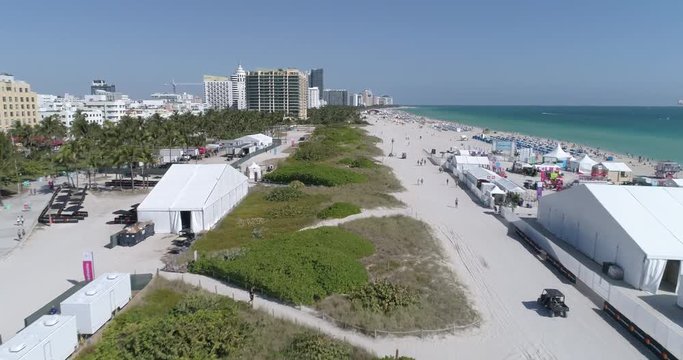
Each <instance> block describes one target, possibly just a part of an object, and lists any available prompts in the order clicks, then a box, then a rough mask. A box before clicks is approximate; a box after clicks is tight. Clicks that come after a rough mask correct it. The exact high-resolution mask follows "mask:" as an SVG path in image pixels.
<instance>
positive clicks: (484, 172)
mask: <svg viewBox="0 0 683 360" xmlns="http://www.w3.org/2000/svg"><path fill="white" fill-rule="evenodd" d="M465 173H469V174H471V175H472V176H474V177H475V178H477V179H479V180H495V179H497V178H499V177H500V176H499V175H498V174H496V173H494V172H493V171H491V170H489V169H484V168H482V167H473V168H470V169H466V170H465Z"/></svg>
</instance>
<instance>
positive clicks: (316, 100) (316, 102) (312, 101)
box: [308, 87, 320, 109]
mask: <svg viewBox="0 0 683 360" xmlns="http://www.w3.org/2000/svg"><path fill="white" fill-rule="evenodd" d="M319 107H320V89H318V88H317V87H310V88H308V108H309V109H317V108H319Z"/></svg>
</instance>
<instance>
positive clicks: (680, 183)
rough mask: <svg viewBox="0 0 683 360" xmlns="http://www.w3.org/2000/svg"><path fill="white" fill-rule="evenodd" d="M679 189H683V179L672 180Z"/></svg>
mask: <svg viewBox="0 0 683 360" xmlns="http://www.w3.org/2000/svg"><path fill="white" fill-rule="evenodd" d="M671 181H673V182H674V183H675V184H676V185H678V186H679V187H683V179H671Z"/></svg>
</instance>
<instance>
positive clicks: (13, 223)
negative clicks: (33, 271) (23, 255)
mask: <svg viewBox="0 0 683 360" xmlns="http://www.w3.org/2000/svg"><path fill="white" fill-rule="evenodd" d="M65 181H66V178H65V177H59V178H56V179H55V184H61V183H63V182H65ZM29 189H36V190H37V193H36V195H31V194H30V191H29V190H28V189H23V190H22V193H21V194H19V195H15V196H12V197H9V198H3V199H2V203H3V206H0V259H2V258H4V257H5V256H7V254H9V253H10V252H11V251H12V249H14V248H15V247H17V246H18V245H20V244H22V243H24V242H26V241H27V240H28V238H29V237H30V236H31V232H32V231H33V230H34V229H35V227H36V225H38V217H39V216H40V213H41V211H43V209H44V208H45V206H46V205H47V203H48V202H49V201H50V198H51V197H52V191H50V190H49V188H48V185H47V179H45V180H44V181H35V182H31V185H30V186H29ZM24 205H28V207H27V208H26V209H25V208H24ZM19 216H23V217H24V230H25V231H26V234H25V235H24V236H23V238H22V240H21V241H20V240H19V239H18V238H17V230H18V229H21V226H18V225H17V217H19Z"/></svg>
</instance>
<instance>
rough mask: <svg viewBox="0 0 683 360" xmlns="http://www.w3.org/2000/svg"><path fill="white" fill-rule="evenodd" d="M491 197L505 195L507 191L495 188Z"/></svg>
mask: <svg viewBox="0 0 683 360" xmlns="http://www.w3.org/2000/svg"><path fill="white" fill-rule="evenodd" d="M490 194H491V195H505V191H503V190H501V189H500V188H499V187H498V186H494V187H493V189H491V192H490Z"/></svg>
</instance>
